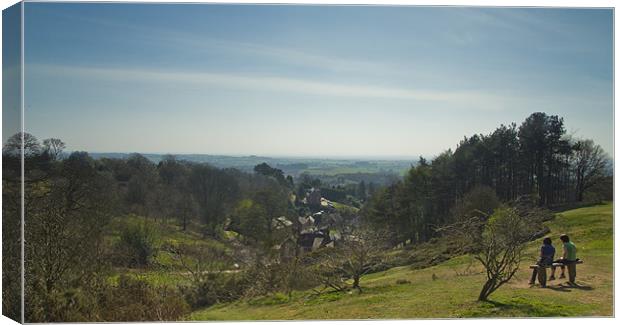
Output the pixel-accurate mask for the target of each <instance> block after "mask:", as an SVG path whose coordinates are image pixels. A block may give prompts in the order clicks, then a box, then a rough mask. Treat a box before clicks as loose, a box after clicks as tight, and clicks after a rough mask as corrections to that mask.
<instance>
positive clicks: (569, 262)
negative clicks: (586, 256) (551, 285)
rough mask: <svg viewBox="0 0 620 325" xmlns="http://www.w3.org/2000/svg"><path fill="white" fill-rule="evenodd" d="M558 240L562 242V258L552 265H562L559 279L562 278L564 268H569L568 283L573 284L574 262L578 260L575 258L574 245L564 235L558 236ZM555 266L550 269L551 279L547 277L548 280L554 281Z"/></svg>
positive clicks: (575, 248)
mask: <svg viewBox="0 0 620 325" xmlns="http://www.w3.org/2000/svg"><path fill="white" fill-rule="evenodd" d="M560 240H561V241H562V243H563V245H562V251H563V252H562V258H561V259H559V260H556V261H553V263H561V264H563V265H562V266H561V269H562V274H560V279H562V278H564V277H565V275H564V268H565V266H568V267H569V270H568V271H569V272H568V276H569V279H568V282H569V283H572V284H574V283H575V275H576V274H575V273H576V271H575V270H574V268H575V264H576V263H575V262H577V260H578V258H577V247H576V246H575V244H573V242H572V241H570V239H569V238H568V235H566V234H562V235H561V236H560ZM554 275H555V266H552V267H551V277H549V280H555V276H554Z"/></svg>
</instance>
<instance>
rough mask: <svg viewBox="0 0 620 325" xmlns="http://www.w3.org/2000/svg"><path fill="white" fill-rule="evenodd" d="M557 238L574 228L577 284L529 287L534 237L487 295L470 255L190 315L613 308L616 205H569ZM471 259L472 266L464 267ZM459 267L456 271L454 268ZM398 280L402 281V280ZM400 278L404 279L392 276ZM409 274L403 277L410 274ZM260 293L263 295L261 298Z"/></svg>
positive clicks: (347, 315)
mask: <svg viewBox="0 0 620 325" xmlns="http://www.w3.org/2000/svg"><path fill="white" fill-rule="evenodd" d="M547 224H548V226H549V227H550V229H551V234H550V235H551V236H552V238H553V239H554V244H555V245H556V247H559V245H558V240H557V238H558V237H559V235H560V234H561V233H567V234H569V235H570V236H571V239H572V240H573V242H574V243H575V244H576V245H577V248H578V256H579V257H580V258H581V259H583V260H584V261H585V263H584V264H581V265H579V266H578V267H577V284H578V287H577V288H574V287H569V286H567V285H566V284H565V283H563V281H557V280H556V281H551V282H548V287H547V288H540V287H538V286H535V287H530V286H529V285H528V284H527V283H528V280H529V276H530V270H529V269H528V268H527V266H528V265H529V264H531V263H532V262H534V261H535V260H536V255H537V250H538V247H539V246H540V243H539V241H540V240H537V241H536V242H532V243H530V244H529V245H528V247H527V254H526V256H527V258H525V259H524V261H523V262H522V265H521V268H520V270H519V272H518V273H517V275H516V276H515V278H513V280H512V281H511V282H509V283H508V284H506V285H505V286H503V287H501V288H500V289H499V290H498V291H496V292H495V293H494V294H493V295H491V297H490V299H491V301H490V302H478V301H476V298H477V296H478V293H479V290H480V288H481V286H482V284H483V282H484V275H483V274H482V273H481V271H482V269H481V268H480V266H479V265H478V264H476V263H475V262H474V263H473V264H471V258H469V257H468V256H459V257H456V258H452V259H450V260H448V261H446V262H443V263H441V264H438V265H435V266H432V267H429V268H425V269H417V270H415V269H413V268H412V267H411V266H401V267H395V268H392V269H389V270H386V271H384V272H379V273H375V274H370V275H367V276H365V277H364V278H363V279H362V282H361V283H362V286H363V287H364V291H363V293H361V294H358V293H357V292H345V293H326V294H322V295H319V296H316V295H311V294H310V293H309V292H296V293H294V294H293V297H292V299H290V300H289V299H288V298H287V297H283V296H281V295H274V296H271V297H265V298H260V299H254V300H252V301H238V302H234V303H230V304H221V305H216V306H212V307H210V308H207V309H203V310H198V311H195V312H194V313H192V314H191V315H190V316H189V317H188V319H189V320H276V319H366V318H374V319H376V318H388V319H389V318H439V317H441V318H443V317H546V316H611V315H613V235H612V234H613V205H612V204H610V203H609V204H604V205H597V206H592V207H587V208H580V209H575V210H570V211H566V212H563V213H561V214H558V215H557V216H556V218H555V219H554V220H552V221H549V222H548V223H547ZM468 266H469V268H468ZM457 273H458V274H457ZM399 280H401V281H399ZM397 281H398V282H400V283H403V282H404V283H403V284H397ZM407 281H408V282H407ZM261 299H262V300H261Z"/></svg>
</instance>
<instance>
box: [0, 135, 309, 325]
mask: <svg viewBox="0 0 620 325" xmlns="http://www.w3.org/2000/svg"><path fill="white" fill-rule="evenodd" d="M64 148H65V144H64V143H63V142H62V141H61V140H59V139H53V138H52V139H46V140H44V141H42V142H41V141H39V140H38V139H37V138H36V137H35V136H33V135H31V134H28V133H18V134H15V135H14V136H12V137H11V138H9V139H8V140H7V141H6V143H5V145H4V147H3V180H2V181H3V191H2V195H3V202H4V204H3V216H4V217H3V236H4V243H3V267H4V269H3V270H4V272H3V283H4V286H5V290H3V309H4V310H5V311H6V314H7V315H9V316H10V317H12V318H14V319H19V315H20V305H21V299H20V291H21V290H20V287H21V283H20V281H21V280H20V279H21V274H20V273H21V272H20V268H19V265H20V262H19V261H20V257H21V240H20V238H21V233H20V226H21V202H20V200H21V193H22V192H21V185H22V177H21V163H22V161H21V155H22V154H23V158H24V159H23V163H24V177H23V183H24V192H23V193H24V196H23V199H24V215H25V226H24V229H25V234H24V236H25V271H26V272H25V279H26V282H25V306H26V309H25V316H26V321H31V322H33V321H34V322H36V321H86V320H91V321H92V320H108V321H109V320H115V319H116V320H139V319H142V320H146V319H151V320H153V319H155V318H154V316H153V314H152V310H159V309H161V315H160V316H161V317H160V316H158V317H160V318H158V319H160V320H166V319H168V320H172V319H177V318H178V317H179V316H180V315H182V314H183V313H187V311H188V310H187V309H188V307H187V303H186V300H187V299H185V298H184V297H181V296H180V295H181V291H179V290H172V291H171V290H169V289H166V288H156V287H152V286H149V285H147V284H145V283H143V282H140V281H138V282H136V281H134V280H132V279H130V278H127V277H123V278H122V279H120V280H119V284H118V285H110V284H109V283H108V280H107V279H108V278H109V277H110V275H111V274H112V273H111V272H113V267H116V266H119V267H148V266H149V263H150V262H151V258H152V256H153V254H154V252H155V247H152V246H153V244H152V243H151V242H150V236H151V234H150V230H149V229H148V228H147V227H145V226H144V225H131V224H128V225H127V226H125V228H123V229H120V230H119V231H120V234H119V239H118V240H116V242H114V243H113V242H111V239H110V238H111V237H110V229H111V228H110V227H109V226H110V225H111V222H112V220H113V218H117V217H120V218H123V217H124V216H131V215H137V216H142V217H145V218H149V219H151V220H152V221H153V222H165V223H168V222H176V223H178V225H179V227H180V229H181V230H182V231H185V230H189V228H190V227H191V228H192V231H194V232H198V233H201V234H202V236H203V237H205V238H206V237H209V238H213V239H216V240H217V239H219V238H220V236H222V235H223V233H224V231H225V230H234V231H236V232H237V233H238V234H239V235H240V240H241V241H242V242H243V243H244V244H246V245H248V246H256V247H259V248H264V249H265V250H268V249H269V248H271V246H273V245H274V244H276V243H278V241H279V240H281V239H282V234H280V233H278V232H277V231H276V229H274V222H273V221H274V219H276V218H280V217H284V218H288V219H291V220H295V219H296V217H297V212H296V210H295V207H294V205H293V200H292V197H291V195H292V193H293V189H292V188H293V182H292V178H290V177H289V178H287V177H284V176H283V175H282V172H281V171H279V170H277V169H274V168H271V167H269V166H267V165H266V164H265V165H259V166H257V168H256V171H255V172H254V173H244V172H241V171H238V170H236V169H218V168H215V167H213V166H210V165H208V164H205V163H191V162H187V161H179V160H177V159H175V157H174V156H165V157H164V159H162V160H161V161H160V162H159V163H154V162H152V161H150V160H148V159H147V158H145V157H144V156H142V155H140V154H132V155H131V156H130V157H129V158H128V159H112V158H102V159H97V160H95V159H92V158H91V157H90V155H89V154H88V153H86V152H81V151H75V152H71V153H69V154H66V153H64V152H63V150H64ZM175 252H180V250H178V249H177V250H175ZM179 254H180V253H179ZM186 258H187V257H186ZM192 258H195V257H194V256H192ZM221 264H222V267H228V264H226V265H224V263H221ZM229 264H230V263H229ZM246 282H247V283H250V282H249V281H246ZM188 290H189V289H188ZM191 290H194V289H191ZM191 290H190V291H191ZM186 291H187V290H186ZM194 291H195V290H194ZM221 291H222V292H230V290H228V289H226V290H225V289H222V290H221ZM138 297H142V298H144V299H145V300H144V301H136V299H138ZM136 304H137V305H136ZM129 305H131V306H133V307H132V308H133V309H131V310H129V309H128V310H127V312H126V313H123V312H122V311H120V310H122V308H129V307H126V306H129ZM105 306H107V307H105ZM123 306H125V307H123ZM108 309H109V311H107V310H108ZM149 309H151V311H149ZM113 311H116V312H115V313H114V312H113ZM140 315H142V316H140ZM141 317H142V318H141Z"/></svg>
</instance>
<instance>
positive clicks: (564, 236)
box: [560, 234, 570, 243]
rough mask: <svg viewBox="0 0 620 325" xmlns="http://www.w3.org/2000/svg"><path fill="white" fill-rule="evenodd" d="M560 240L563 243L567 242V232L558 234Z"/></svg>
mask: <svg viewBox="0 0 620 325" xmlns="http://www.w3.org/2000/svg"><path fill="white" fill-rule="evenodd" d="M560 240H561V241H562V242H563V243H568V242H569V241H570V239H568V235H567V234H562V235H561V236H560Z"/></svg>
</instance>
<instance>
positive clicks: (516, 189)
mask: <svg viewBox="0 0 620 325" xmlns="http://www.w3.org/2000/svg"><path fill="white" fill-rule="evenodd" d="M611 174H612V171H611V163H610V159H609V157H608V156H607V154H606V153H605V152H604V151H603V149H602V148H601V147H600V146H599V145H597V144H595V143H594V142H593V141H592V140H582V139H574V138H572V137H571V136H569V135H567V134H566V129H565V127H564V120H563V118H561V117H558V116H556V115H547V114H545V113H541V112H538V113H533V114H531V115H530V116H529V117H527V118H526V119H525V121H523V122H522V123H521V125H520V126H519V127H517V125H516V124H515V123H512V124H510V125H500V127H498V128H497V129H495V130H494V131H493V132H491V133H489V134H487V135H484V134H475V135H473V136H470V137H465V138H464V139H463V140H461V141H460V142H459V143H458V145H457V147H456V149H455V150H454V151H452V150H450V149H449V150H446V151H444V152H443V153H441V154H440V155H438V156H437V157H435V158H434V159H433V160H432V161H430V162H429V161H427V160H426V159H424V158H422V157H421V158H420V160H419V161H418V163H417V165H416V166H415V167H412V168H411V169H410V170H409V171H408V172H407V174H406V175H405V177H404V179H403V180H402V181H398V182H396V183H394V184H392V185H391V186H388V187H385V188H383V189H382V190H381V191H379V192H378V193H376V194H375V195H373V197H372V198H371V199H370V202H369V204H367V205H366V206H365V209H364V210H365V211H364V216H365V218H366V220H368V221H369V222H371V223H374V224H376V225H381V226H383V227H387V228H389V229H390V231H391V233H392V241H393V244H398V243H420V242H425V241H428V240H429V239H430V238H432V237H434V236H436V235H437V232H436V229H437V228H438V227H441V226H443V225H447V224H451V223H453V222H455V221H458V220H457V219H458V218H459V217H460V216H459V213H460V212H462V211H463V209H459V207H462V206H463V205H464V204H467V200H466V199H465V198H466V197H467V194H468V193H470V192H472V191H480V188H489V189H491V191H492V192H494V193H493V195H492V196H497V198H498V199H499V200H500V201H502V202H509V201H514V200H515V199H517V198H519V197H522V196H531V197H533V198H534V200H535V201H536V203H537V204H538V205H539V206H544V207H549V208H554V207H560V206H563V205H567V204H571V203H582V202H585V201H600V200H603V199H612V191H613V188H612V175H611Z"/></svg>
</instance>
